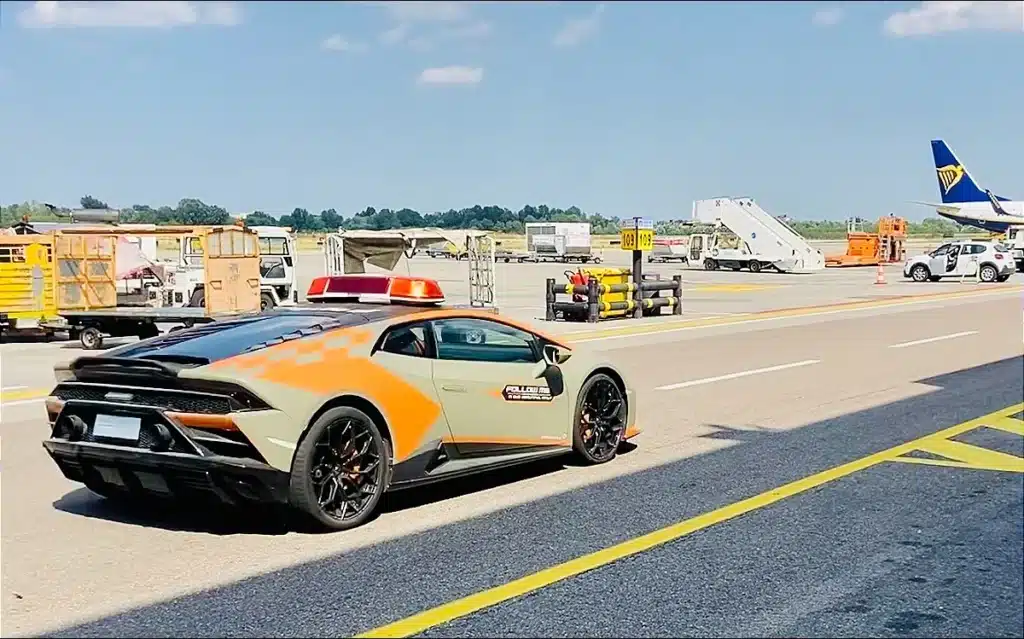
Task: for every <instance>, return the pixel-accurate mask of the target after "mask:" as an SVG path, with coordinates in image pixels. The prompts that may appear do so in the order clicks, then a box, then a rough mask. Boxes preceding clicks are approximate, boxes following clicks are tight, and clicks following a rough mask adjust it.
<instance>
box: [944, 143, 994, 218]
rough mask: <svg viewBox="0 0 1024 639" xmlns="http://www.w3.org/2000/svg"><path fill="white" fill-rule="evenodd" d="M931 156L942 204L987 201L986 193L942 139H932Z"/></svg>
mask: <svg viewBox="0 0 1024 639" xmlns="http://www.w3.org/2000/svg"><path fill="white" fill-rule="evenodd" d="M932 158H933V159H934V160H935V173H936V175H937V177H938V178H939V194H940V195H941V196H942V203H943V204H964V203H967V202H989V201H990V199H989V196H988V194H987V193H986V192H985V191H983V190H981V189H980V188H978V185H977V184H975V182H974V180H973V179H971V175H970V173H968V172H967V169H966V168H965V167H964V165H963V163H961V162H960V160H958V159H957V157H956V155H954V154H953V151H952V150H951V149H950V148H949V147H948V146H947V145H946V143H945V142H943V141H942V140H932Z"/></svg>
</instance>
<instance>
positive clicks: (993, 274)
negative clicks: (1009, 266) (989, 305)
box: [978, 264, 999, 282]
mask: <svg viewBox="0 0 1024 639" xmlns="http://www.w3.org/2000/svg"><path fill="white" fill-rule="evenodd" d="M978 277H979V278H980V279H981V281H982V282H994V281H996V278H997V277H999V271H997V270H996V267H994V266H992V265H991V264H986V265H985V266H982V267H981V271H980V272H979V273H978Z"/></svg>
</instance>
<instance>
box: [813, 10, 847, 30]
mask: <svg viewBox="0 0 1024 639" xmlns="http://www.w3.org/2000/svg"><path fill="white" fill-rule="evenodd" d="M844 15H845V12H844V11H843V10H842V9H840V8H839V7H833V8H831V9H819V10H818V11H815V12H814V16H813V17H812V18H811V22H813V23H814V24H816V25H818V26H819V27H831V26H833V25H836V24H839V23H840V22H842V20H843V17H844Z"/></svg>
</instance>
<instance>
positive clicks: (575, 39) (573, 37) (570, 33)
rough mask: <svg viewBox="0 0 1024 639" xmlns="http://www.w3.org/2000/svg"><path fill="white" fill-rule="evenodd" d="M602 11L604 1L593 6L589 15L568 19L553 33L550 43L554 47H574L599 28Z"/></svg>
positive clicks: (591, 35) (594, 33) (595, 32)
mask: <svg viewBox="0 0 1024 639" xmlns="http://www.w3.org/2000/svg"><path fill="white" fill-rule="evenodd" d="M602 13H604V3H601V4H599V5H597V6H596V7H594V10H593V11H591V12H590V14H589V15H586V16H583V17H582V18H572V19H570V20H569V21H568V22H566V23H565V26H564V27H562V30H561V31H559V32H558V33H557V34H555V38H554V40H552V44H554V45H555V46H556V47H574V46H576V45H578V44H580V43H582V42H583V41H584V40H587V39H589V38H592V37H593V36H595V35H596V34H597V32H598V30H599V29H600V28H601V14H602Z"/></svg>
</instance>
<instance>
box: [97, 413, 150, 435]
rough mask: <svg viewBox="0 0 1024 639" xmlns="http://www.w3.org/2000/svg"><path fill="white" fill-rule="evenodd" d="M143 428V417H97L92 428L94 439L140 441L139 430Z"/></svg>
mask: <svg viewBox="0 0 1024 639" xmlns="http://www.w3.org/2000/svg"><path fill="white" fill-rule="evenodd" d="M141 427H142V418H141V417H123V416H120V415H97V416H96V421H95V423H93V426H92V435H93V437H108V438H111V439H130V440H136V441H137V440H138V439H139V429H140V428H141Z"/></svg>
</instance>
